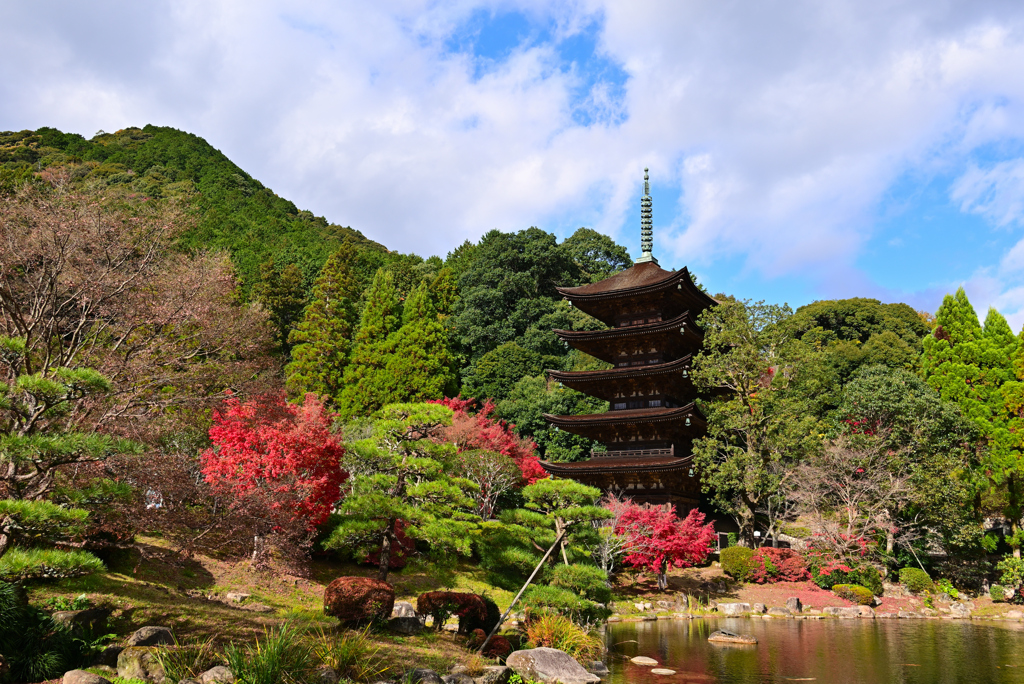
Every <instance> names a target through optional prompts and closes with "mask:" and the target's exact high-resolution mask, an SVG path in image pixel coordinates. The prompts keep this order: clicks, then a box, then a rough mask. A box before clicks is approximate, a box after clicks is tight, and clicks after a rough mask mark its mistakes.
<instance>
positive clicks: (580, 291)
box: [555, 261, 717, 325]
mask: <svg viewBox="0 0 1024 684" xmlns="http://www.w3.org/2000/svg"><path fill="white" fill-rule="evenodd" d="M555 289H557V290H558V293H559V294H561V295H562V296H563V297H565V298H567V299H569V300H570V301H571V302H572V303H573V305H574V306H577V307H579V308H580V309H582V310H583V311H586V312H587V313H589V314H590V315H591V316H594V317H595V318H597V319H598V320H600V321H603V322H604V323H607V324H609V325H612V324H613V323H614V319H615V317H616V315H618V314H619V313H621V309H622V304H626V302H620V303H617V304H616V305H612V306H608V304H612V303H613V302H616V301H617V300H630V299H633V300H639V302H642V301H643V300H648V299H649V300H652V303H655V302H654V300H657V299H660V297H659V295H661V294H662V293H672V298H673V299H677V300H679V301H678V302H676V306H675V308H677V309H678V311H674V312H673V313H680V312H682V311H685V310H687V309H691V310H694V311H696V312H697V313H698V314H699V313H700V312H702V311H704V309H706V308H708V307H709V306H713V305H714V304H716V303H717V302H716V301H715V300H714V298H712V297H711V296H709V295H708V294H707V293H705V292H703V291H702V290H701V289H700V288H699V287H697V286H696V285H694V283H693V279H692V278H691V277H690V272H689V271H688V270H687V269H686V268H685V267H684V268H682V269H680V270H678V271H666V270H665V269H663V268H661V267H660V266H658V264H656V263H654V262H653V261H647V262H642V263H639V264H635V265H633V266H631V267H629V268H627V269H625V270H623V271H619V272H618V273H616V274H615V275H613V276H610V277H608V278H605V279H604V280H600V281H598V282H596V283H591V284H589V285H581V286H579V287H559V288H555ZM639 302H638V303H639ZM633 306H635V304H633Z"/></svg>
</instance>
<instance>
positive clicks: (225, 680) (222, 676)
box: [199, 665, 235, 684]
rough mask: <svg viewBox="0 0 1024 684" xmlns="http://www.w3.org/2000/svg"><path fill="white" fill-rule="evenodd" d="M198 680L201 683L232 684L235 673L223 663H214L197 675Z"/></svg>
mask: <svg viewBox="0 0 1024 684" xmlns="http://www.w3.org/2000/svg"><path fill="white" fill-rule="evenodd" d="M199 681H200V682H202V683H203V684H234V681H235V675H234V673H233V672H232V671H231V670H229V669H228V668H226V667H224V666H223V665H216V666H214V667H211V668H210V669H209V670H207V671H206V672H204V673H203V674H201V675H199Z"/></svg>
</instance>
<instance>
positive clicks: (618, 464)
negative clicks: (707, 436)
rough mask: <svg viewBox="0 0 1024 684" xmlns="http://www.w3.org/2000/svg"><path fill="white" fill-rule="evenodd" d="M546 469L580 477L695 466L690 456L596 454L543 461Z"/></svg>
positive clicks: (557, 473) (672, 469) (686, 468)
mask: <svg viewBox="0 0 1024 684" xmlns="http://www.w3.org/2000/svg"><path fill="white" fill-rule="evenodd" d="M540 464H541V466H542V467H543V468H544V470H546V471H548V472H549V473H551V474H552V475H558V476H561V477H578V476H580V475H584V474H590V473H650V472H671V471H676V470H686V471H689V469H690V468H691V467H693V458H692V457H690V456H686V457H679V456H649V457H643V458H629V457H611V458H609V457H601V456H595V457H593V458H589V459H587V460H586V461H575V462H572V463H552V462H550V461H541V462H540Z"/></svg>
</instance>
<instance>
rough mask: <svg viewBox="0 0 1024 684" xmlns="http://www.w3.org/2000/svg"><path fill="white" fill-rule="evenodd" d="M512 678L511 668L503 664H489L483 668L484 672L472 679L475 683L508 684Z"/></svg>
mask: <svg viewBox="0 0 1024 684" xmlns="http://www.w3.org/2000/svg"><path fill="white" fill-rule="evenodd" d="M510 679H512V668H511V667H507V666H505V665H491V666H490V667H485V668H484V673H483V674H482V675H480V676H479V677H477V678H475V679H474V680H473V681H474V682H476V684H508V681H509V680H510Z"/></svg>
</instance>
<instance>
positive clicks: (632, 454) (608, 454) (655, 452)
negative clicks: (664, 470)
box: [590, 444, 676, 458]
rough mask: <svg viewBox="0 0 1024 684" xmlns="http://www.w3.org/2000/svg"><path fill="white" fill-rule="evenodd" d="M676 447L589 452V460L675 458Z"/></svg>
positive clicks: (593, 450) (592, 450)
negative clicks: (651, 457) (645, 457)
mask: <svg viewBox="0 0 1024 684" xmlns="http://www.w3.org/2000/svg"><path fill="white" fill-rule="evenodd" d="M675 455H676V445H675V444H673V445H672V446H670V447H669V448H667V449H621V450H618V451H597V450H595V449H591V450H590V457H591V458H641V457H644V456H675Z"/></svg>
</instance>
